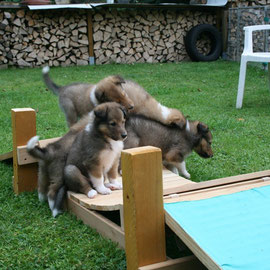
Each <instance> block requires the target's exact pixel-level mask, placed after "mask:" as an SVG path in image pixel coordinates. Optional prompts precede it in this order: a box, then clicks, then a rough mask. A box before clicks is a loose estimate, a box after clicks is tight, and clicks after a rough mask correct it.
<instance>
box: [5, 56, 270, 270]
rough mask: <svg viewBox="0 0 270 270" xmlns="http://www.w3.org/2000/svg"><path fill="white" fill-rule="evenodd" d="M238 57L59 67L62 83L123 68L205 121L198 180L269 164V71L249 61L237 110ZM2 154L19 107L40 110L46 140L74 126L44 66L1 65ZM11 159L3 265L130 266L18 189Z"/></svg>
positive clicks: (56, 75)
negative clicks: (209, 141)
mask: <svg viewBox="0 0 270 270" xmlns="http://www.w3.org/2000/svg"><path fill="white" fill-rule="evenodd" d="M238 73H239V63H235V62H227V61H216V62H209V63H193V62H185V63H178V64H176V63H167V64H165V63H164V64H135V65H104V66H86V67H65V68H60V67H59V68H52V69H51V72H50V75H51V77H52V78H53V79H54V81H55V82H56V83H58V84H60V85H64V84H68V83H71V82H74V81H81V82H91V83H95V82H98V81H99V80H100V79H102V78H104V77H105V76H107V75H111V74H120V75H122V76H123V77H125V78H128V79H132V80H135V81H137V82H138V83H139V84H141V85H142V86H143V87H144V88H145V89H146V90H147V91H148V92H149V93H150V94H151V95H153V96H154V97H155V98H156V99H157V100H158V101H159V102H161V103H162V104H164V105H166V106H169V107H175V108H178V109H180V110H181V111H182V112H183V113H184V114H185V115H186V116H188V117H189V119H192V120H200V121H202V122H204V123H206V124H208V126H209V127H210V129H211V131H212V133H213V150H214V157H213V158H212V159H207V160H205V159H202V158H200V157H199V156H198V155H196V154H195V153H193V154H192V155H191V156H190V157H188V159H187V170H188V171H189V173H190V174H191V180H193V181H206V180H210V179H216V178H220V177H226V176H231V175H237V174H243V173H249V172H254V171H261V170H267V169H270V149H269V142H270V132H269V126H270V93H269V89H268V78H267V73H266V72H265V71H263V70H262V69H260V68H258V67H254V66H249V67H248V71H247V80H246V91H245V97H244V103H243V108H242V109H241V110H237V109H235V103H236V93H237V84H238ZM0 82H1V84H0V104H1V112H0V132H1V144H0V153H4V152H8V151H11V145H12V134H11V113H10V110H11V109H12V108H25V107H31V108H33V109H35V110H36V112H37V134H38V135H40V137H41V138H42V139H45V138H52V137H57V136H61V135H62V134H64V133H65V132H66V131H67V128H66V123H65V120H64V115H63V113H62V112H61V111H60V109H59V107H58V101H57V97H56V96H54V95H53V94H52V93H51V92H50V91H48V90H47V89H46V87H45V86H44V83H43V81H42V78H41V69H38V68H36V69H7V70H0ZM11 177H12V164H11V163H9V162H0V190H1V191H0V221H1V222H0V269H27V270H30V269H112V270H114V269H125V254H124V251H122V250H120V249H118V248H117V246H116V245H115V244H114V243H112V242H110V241H109V240H106V239H104V238H102V237H101V236H99V235H98V234H97V233H96V232H95V231H94V230H92V229H91V228H89V227H86V226H84V225H83V224H82V223H81V222H80V221H77V220H76V218H75V217H74V216H72V215H71V214H69V213H65V214H63V215H61V216H59V217H58V218H56V219H53V218H52V217H51V213H50V211H49V209H48V207H47V205H45V204H41V203H39V201H38V199H37V193H36V192H33V193H23V194H21V195H19V196H16V195H14V193H13V191H12V181H11Z"/></svg>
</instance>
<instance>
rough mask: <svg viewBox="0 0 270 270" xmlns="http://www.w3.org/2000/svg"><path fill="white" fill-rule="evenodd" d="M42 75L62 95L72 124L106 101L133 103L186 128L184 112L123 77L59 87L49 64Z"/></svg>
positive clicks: (149, 115) (142, 110) (136, 110)
mask: <svg viewBox="0 0 270 270" xmlns="http://www.w3.org/2000/svg"><path fill="white" fill-rule="evenodd" d="M43 78H44V81H45V84H46V85H47V87H48V88H49V89H51V90H52V91H53V92H54V93H55V94H56V95H58V96H59V104H60V107H61V108H62V109H63V111H64V113H65V115H66V119H67V122H68V125H69V126H71V125H72V124H74V123H75V122H76V121H77V119H78V118H79V117H81V116H82V115H84V114H86V113H88V112H89V111H90V110H92V109H93V106H95V105H97V104H95V103H102V102H104V101H115V102H118V103H121V104H122V105H124V106H125V107H126V108H127V109H132V107H133V106H134V108H133V110H131V113H133V114H141V115H144V116H145V117H147V118H150V119H153V120H156V121H158V122H161V123H163V124H165V125H173V124H174V125H177V126H179V127H180V128H183V127H184V126H185V123H186V119H185V117H184V115H183V114H182V112H180V111H179V110H177V109H171V108H167V107H165V106H163V105H161V104H160V103H158V102H157V101H156V100H155V99H154V98H153V97H152V96H151V95H149V94H148V93H147V92H146V91H145V90H144V89H143V88H142V87H141V86H140V85H138V84H137V83H135V82H133V81H129V80H124V79H122V78H121V77H120V76H109V77H107V78H105V79H103V80H102V81H100V82H99V83H98V84H97V85H96V86H94V85H92V84H82V83H74V84H70V85H66V86H62V87H60V86H57V85H56V84H55V83H54V82H53V81H52V80H51V79H50V77H49V69H48V67H46V68H43ZM123 91H124V92H123Z"/></svg>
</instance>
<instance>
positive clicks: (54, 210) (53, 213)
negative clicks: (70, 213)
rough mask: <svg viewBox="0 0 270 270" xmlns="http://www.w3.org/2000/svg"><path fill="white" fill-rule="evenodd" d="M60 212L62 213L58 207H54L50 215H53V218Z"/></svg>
mask: <svg viewBox="0 0 270 270" xmlns="http://www.w3.org/2000/svg"><path fill="white" fill-rule="evenodd" d="M62 213H63V211H62V210H59V209H56V208H54V209H53V210H52V216H53V217H54V218H55V217H57V216H58V215H60V214H62Z"/></svg>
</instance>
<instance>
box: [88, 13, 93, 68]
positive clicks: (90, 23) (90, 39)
mask: <svg viewBox="0 0 270 270" xmlns="http://www.w3.org/2000/svg"><path fill="white" fill-rule="evenodd" d="M87 28H88V33H87V35H88V43H89V45H88V52H89V62H90V65H93V64H94V41H93V21H92V12H91V11H89V10H88V11H87Z"/></svg>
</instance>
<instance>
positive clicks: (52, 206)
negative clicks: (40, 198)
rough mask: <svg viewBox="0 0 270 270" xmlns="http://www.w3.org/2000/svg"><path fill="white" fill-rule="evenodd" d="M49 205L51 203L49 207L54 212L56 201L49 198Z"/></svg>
mask: <svg viewBox="0 0 270 270" xmlns="http://www.w3.org/2000/svg"><path fill="white" fill-rule="evenodd" d="M48 203H49V207H50V209H51V211H53V209H54V204H55V201H54V200H52V199H50V198H48Z"/></svg>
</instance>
